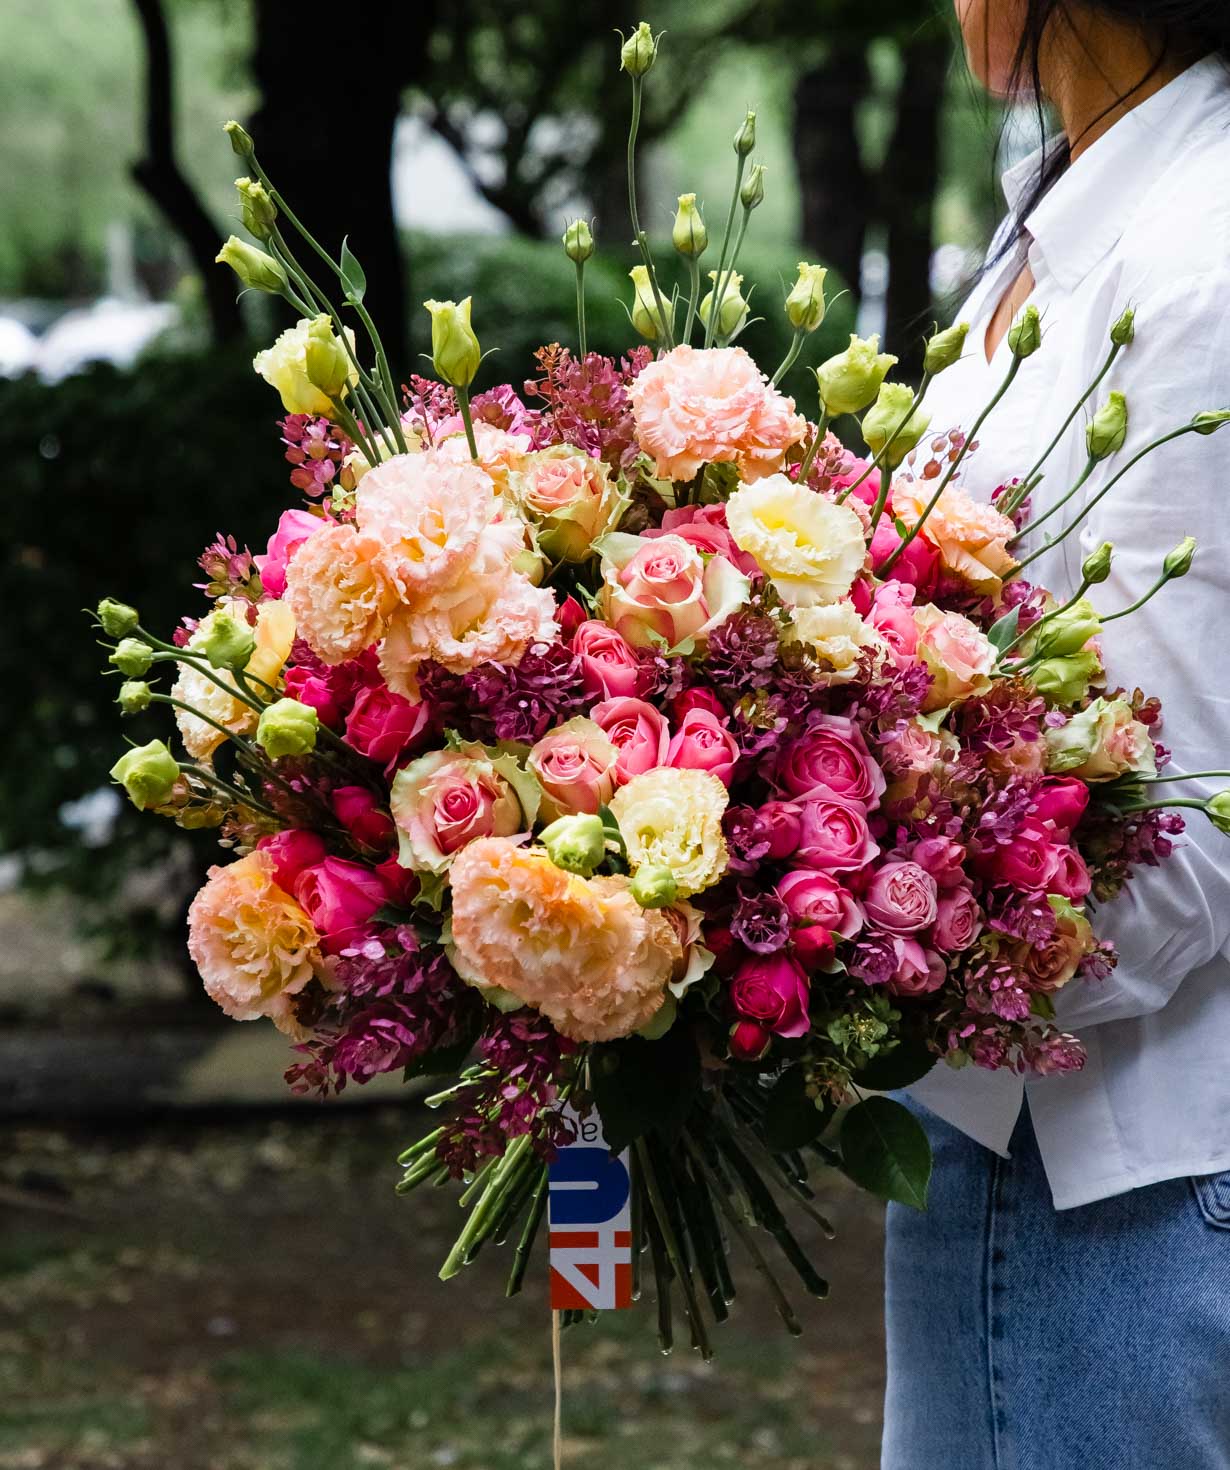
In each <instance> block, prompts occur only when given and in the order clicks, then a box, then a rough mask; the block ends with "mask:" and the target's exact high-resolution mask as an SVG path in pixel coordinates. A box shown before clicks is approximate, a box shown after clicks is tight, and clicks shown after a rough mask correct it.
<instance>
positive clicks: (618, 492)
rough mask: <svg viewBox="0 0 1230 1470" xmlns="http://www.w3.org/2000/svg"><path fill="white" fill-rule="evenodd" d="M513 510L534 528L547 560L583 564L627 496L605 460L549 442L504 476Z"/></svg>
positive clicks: (616, 518)
mask: <svg viewBox="0 0 1230 1470" xmlns="http://www.w3.org/2000/svg"><path fill="white" fill-rule="evenodd" d="M508 478H509V492H510V494H511V496H512V498H513V500H514V502H515V504H516V506H517V509H518V510H519V511H520V512H521V514H522V515H523V516H524V517H525V518H526V520H528V521H529V522H530V523H531V524H532V525H533V526H534V527H535V529H536V531H537V536H538V545H539V546H540V547H541V549H542V550H543V552H544V553H545V554H546V555H547V556H549V557H550V558H551V560H552V561H568V562H583V561H588V560H589V558H590V557H591V556H594V555H596V553H595V551H594V549H593V543H594V542H595V541H596V540H597V538H598V537H599V536H602V535H605V533H606V532H607V531H612V530H614V529H615V527H616V526H617V525H618V524H619V519H620V517H621V516H622V515H623V513H624V511H625V510H626V509H627V508H628V504H629V500H630V497H629V496H628V494H627V492H626V490H625V489H624V488H623V486H622V484H621V482H620V481H618V480H612V479H611V471H610V468H609V467H608V466H607V464H606V463H605V462H604V461H603V460H600V459H595V458H594V457H593V456H592V455H590V454H586V453H585V451H584V450H583V449H574V448H573V447H572V445H571V444H553V445H552V446H551V447H550V448H549V449H540V450H538V451H537V452H535V453H533V454H528V455H526V457H525V462H524V466H523V467H522V468H521V469H519V470H515V471H513V472H512V473H511V474H510V475H509V477H508Z"/></svg>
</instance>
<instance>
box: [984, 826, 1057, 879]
mask: <svg viewBox="0 0 1230 1470" xmlns="http://www.w3.org/2000/svg"><path fill="white" fill-rule="evenodd" d="M1054 835H1055V834H1054V833H1053V832H1051V831H1050V829H1049V828H1047V827H1044V826H1043V825H1042V823H1041V822H1039V821H1037V820H1036V818H1033V817H1030V818H1028V819H1027V820H1026V821H1025V822H1024V823H1023V824H1022V826H1021V828H1020V830H1019V831H1018V832H1017V834H1016V836H1015V837H1014V838H1013V839H1012V841H1011V842H1008V843H1005V844H1004V845H1003V846H1002V847H997V848H995V849H994V850H993V851H992V852H991V853H990V854H989V855H988V856H987V857H986V858H984V860H983V866H984V868H985V869H986V872H987V875H988V876H989V877H990V879H991V881H992V882H993V883H1007V884H1009V885H1010V886H1011V887H1013V888H1023V889H1026V890H1027V891H1031V892H1037V891H1045V890H1046V889H1048V888H1049V887H1050V884H1051V880H1052V879H1053V878H1054V877H1055V872H1056V869H1057V866H1058V862H1059V856H1058V854H1059V849H1058V848H1057V847H1056V845H1055V841H1054Z"/></svg>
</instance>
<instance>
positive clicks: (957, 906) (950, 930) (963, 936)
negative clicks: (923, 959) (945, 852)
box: [931, 885, 982, 954]
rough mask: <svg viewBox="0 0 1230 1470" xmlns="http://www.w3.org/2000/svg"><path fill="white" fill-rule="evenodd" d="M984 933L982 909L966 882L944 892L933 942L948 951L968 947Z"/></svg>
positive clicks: (937, 915) (956, 950)
mask: <svg viewBox="0 0 1230 1470" xmlns="http://www.w3.org/2000/svg"><path fill="white" fill-rule="evenodd" d="M981 932H982V911H981V910H980V909H979V907H978V900H977V899H976V898H975V897H974V895H973V892H972V890H971V889H969V888H967V887H965V886H964V885H962V886H961V887H960V888H950V889H949V890H948V891H947V892H946V893H942V894H940V898H939V902H938V904H937V905H936V916H935V928H934V929H932V931H931V942H932V944H934V945H935V947H936V949H938V950H940V951H941V952H942V953H944V954H960V953H961V952H962V951H963V950H967V949H968V948H969V947H970V945H971V944H973V942H974V940H975V939H977V938H978V936H979V934H980V933H981Z"/></svg>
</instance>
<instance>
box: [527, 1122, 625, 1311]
mask: <svg viewBox="0 0 1230 1470" xmlns="http://www.w3.org/2000/svg"><path fill="white" fill-rule="evenodd" d="M566 1116H568V1117H570V1118H571V1120H572V1122H573V1125H574V1126H575V1128H576V1131H577V1136H576V1142H575V1143H570V1144H568V1145H567V1147H565V1148H561V1149H560V1151H559V1152H558V1154H557V1155H556V1157H555V1162H554V1163H553V1164H552V1165H551V1167H550V1171H549V1184H548V1188H549V1191H550V1193H549V1204H548V1207H549V1215H548V1220H549V1223H550V1234H551V1307H552V1309H553V1310H554V1311H566V1310H569V1309H580V1310H582V1311H598V1312H608V1311H612V1310H616V1309H618V1308H622V1307H630V1306H631V1305H632V1214H631V1185H630V1181H629V1177H628V1155H627V1154H626V1153H622V1154H619V1155H618V1156H616V1157H614V1158H613V1157H612V1156H611V1154H610V1152H609V1150H608V1149H607V1146H606V1139H605V1138H603V1136H602V1125H601V1123H600V1122H599V1121H598V1115H597V1113H596V1112H591V1113H590V1114H589V1116H588V1117H586V1118H578V1117H577V1115H576V1114H575V1113H573V1112H572V1110H571V1109H568V1110H567V1112H566Z"/></svg>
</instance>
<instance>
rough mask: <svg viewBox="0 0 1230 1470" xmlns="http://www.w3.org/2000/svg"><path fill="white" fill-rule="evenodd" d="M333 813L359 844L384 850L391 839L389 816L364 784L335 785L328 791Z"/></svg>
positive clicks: (390, 820) (379, 850)
mask: <svg viewBox="0 0 1230 1470" xmlns="http://www.w3.org/2000/svg"><path fill="white" fill-rule="evenodd" d="M329 805H330V806H331V807H332V808H333V815H334V816H335V817H336V818H337V819H338V821H339V822H340V823H341V824H342V826H343V827H345V829H346V831H347V832H349V833H350V836H351V838H352V839H353V841H354V842H355V843H356V844H357V846H359V847H367V848H370V849H371V850H372V851H373V852H381V853H382V852H387V851H388V849H389V843H390V842H392V840H393V818H392V817H391V816H389V814H388V812H387V811H386V810H385V808H384V807H383V806H381V804H380V803H379V802H378V801H377V800H376V797H375V795H374V793H373V792H372V791H371V790H370V789H369V788H368V787H366V786H335V787H334V788H333V790H332V791H331V792H330V793H329Z"/></svg>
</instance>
